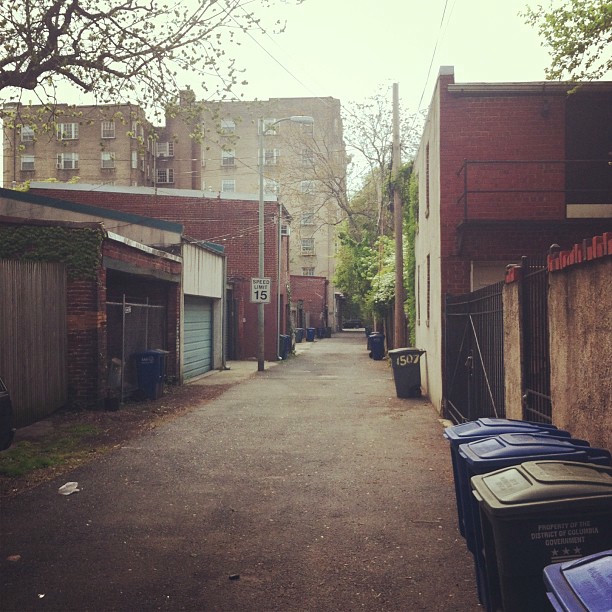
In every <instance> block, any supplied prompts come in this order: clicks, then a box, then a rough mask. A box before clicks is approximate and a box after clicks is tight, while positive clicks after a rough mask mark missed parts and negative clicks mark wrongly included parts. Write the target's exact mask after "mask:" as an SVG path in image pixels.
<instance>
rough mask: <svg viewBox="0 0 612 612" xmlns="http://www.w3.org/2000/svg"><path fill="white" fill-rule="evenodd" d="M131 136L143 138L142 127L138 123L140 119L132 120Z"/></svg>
mask: <svg viewBox="0 0 612 612" xmlns="http://www.w3.org/2000/svg"><path fill="white" fill-rule="evenodd" d="M131 137H132V138H143V137H144V128H143V127H142V125H140V121H132V132H131Z"/></svg>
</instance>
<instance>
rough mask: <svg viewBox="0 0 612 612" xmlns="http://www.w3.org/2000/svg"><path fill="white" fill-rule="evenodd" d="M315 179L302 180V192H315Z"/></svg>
mask: <svg viewBox="0 0 612 612" xmlns="http://www.w3.org/2000/svg"><path fill="white" fill-rule="evenodd" d="M314 190H315V183H314V181H300V193H314Z"/></svg>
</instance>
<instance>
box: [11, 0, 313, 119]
mask: <svg viewBox="0 0 612 612" xmlns="http://www.w3.org/2000/svg"><path fill="white" fill-rule="evenodd" d="M293 1H295V2H298V3H300V2H302V1H303V0H293ZM273 2H274V0H261V1H260V2H259V3H258V6H259V7H261V6H262V5H264V6H270V5H271V4H272V3H273ZM251 6H252V3H251V2H249V1H248V0H193V1H189V0H177V1H175V2H171V3H166V2H164V1H160V0H119V1H117V0H15V1H11V2H3V3H2V4H0V92H2V95H3V97H4V96H7V95H14V94H15V92H16V93H17V94H19V92H20V91H23V90H29V91H32V92H34V93H35V94H36V95H38V97H39V99H40V100H41V101H43V99H44V101H48V100H54V99H55V98H56V97H57V87H58V86H59V85H60V84H61V83H68V84H70V85H73V86H75V87H76V88H77V90H79V91H82V92H85V93H88V94H92V95H93V97H94V98H95V100H96V102H98V103H118V102H121V101H131V102H136V103H138V104H140V105H141V106H143V107H157V108H159V107H160V106H161V105H164V104H165V103H167V102H169V101H171V100H176V99H177V98H178V93H179V90H180V89H181V88H184V83H181V81H182V78H181V75H180V72H181V71H184V72H185V74H188V75H189V76H188V78H189V79H190V82H192V83H193V82H195V81H200V83H199V84H201V86H202V88H203V89H204V90H205V91H209V92H210V94H211V95H215V96H216V97H221V96H222V95H223V93H224V92H225V93H227V92H228V91H230V90H231V89H232V87H233V86H234V85H236V83H237V82H238V79H239V71H238V70H237V67H236V66H235V63H234V61H233V60H232V58H231V57H230V55H231V54H230V53H228V50H230V49H231V48H232V47H233V46H235V45H237V44H239V42H238V40H237V34H238V33H239V32H241V31H244V30H247V29H249V28H253V27H257V28H260V27H262V21H261V18H260V17H259V16H258V15H257V14H256V12H255V11H254V10H253V9H252V8H251ZM211 88H212V89H213V90H212V91H210V90H211ZM219 90H221V91H219Z"/></svg>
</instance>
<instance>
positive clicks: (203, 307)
mask: <svg viewBox="0 0 612 612" xmlns="http://www.w3.org/2000/svg"><path fill="white" fill-rule="evenodd" d="M184 339H185V342H184V369H183V375H184V377H185V380H187V379H189V378H194V377H195V376H199V375H200V374H204V373H205V372H208V371H209V370H210V369H211V367H212V305H211V301H210V300H208V299H206V298H201V297H195V296H192V295H186V296H185V335H184Z"/></svg>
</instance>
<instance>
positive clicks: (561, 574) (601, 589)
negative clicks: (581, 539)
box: [544, 550, 612, 612]
mask: <svg viewBox="0 0 612 612" xmlns="http://www.w3.org/2000/svg"><path fill="white" fill-rule="evenodd" d="M544 582H545V583H546V587H547V590H548V591H549V592H550V593H551V595H552V597H551V600H552V601H554V602H556V603H558V604H559V605H558V606H555V608H556V609H558V610H572V611H574V610H585V611H587V610H588V611H589V612H609V610H610V607H611V603H610V602H611V599H612V595H611V594H612V550H604V551H603V552H598V553H595V554H593V555H589V556H587V557H582V558H581V559H576V560H574V561H567V562H565V563H555V564H553V565H549V566H547V567H545V568H544Z"/></svg>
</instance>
